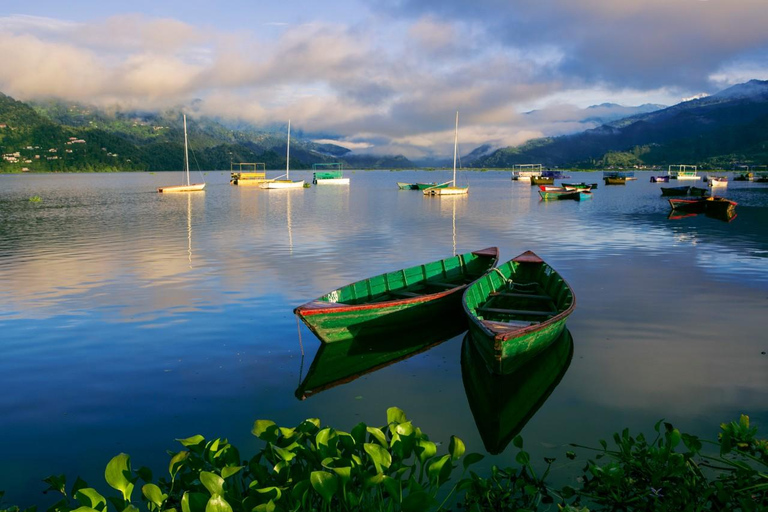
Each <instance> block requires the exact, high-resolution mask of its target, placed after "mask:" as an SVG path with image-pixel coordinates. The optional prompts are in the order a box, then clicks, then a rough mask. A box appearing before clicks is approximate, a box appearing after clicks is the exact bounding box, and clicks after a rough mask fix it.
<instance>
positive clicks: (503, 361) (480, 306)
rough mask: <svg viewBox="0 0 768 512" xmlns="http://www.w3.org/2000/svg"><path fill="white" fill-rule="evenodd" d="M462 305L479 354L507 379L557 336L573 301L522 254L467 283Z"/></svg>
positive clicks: (556, 278)
mask: <svg viewBox="0 0 768 512" xmlns="http://www.w3.org/2000/svg"><path fill="white" fill-rule="evenodd" d="M462 303H463V306H464V311H465V313H466V315H467V318H468V319H469V333H470V335H471V337H472V341H473V342H474V344H475V347H476V348H477V351H478V353H479V354H480V355H481V356H482V358H483V359H484V360H485V363H486V365H487V366H488V368H489V369H490V370H491V371H492V372H494V373H499V374H509V373H511V372H513V371H515V370H516V369H517V368H519V367H520V366H521V365H523V364H524V363H525V362H526V361H528V360H530V359H531V358H532V357H533V356H535V355H536V354H538V353H540V352H542V351H543V350H544V349H546V348H547V347H548V346H549V345H550V344H551V343H552V342H553V341H554V340H555V339H556V338H557V337H558V336H560V333H562V332H563V329H564V328H565V321H566V319H567V318H568V315H570V314H571V313H572V312H573V309H574V307H575V306H576V298H575V297H574V295H573V291H572V290H571V287H570V286H569V285H568V283H566V282H565V280H564V279H563V278H562V277H561V276H560V274H558V273H557V272H556V271H555V270H554V269H553V268H552V267H550V266H549V265H548V264H547V263H545V262H544V260H542V259H541V258H539V257H538V256H537V255H536V254H534V253H533V252H531V251H526V252H524V253H523V254H521V255H520V256H518V257H516V258H514V259H512V260H510V261H508V262H506V263H505V264H503V265H501V266H499V267H498V268H495V269H494V271H492V272H489V273H488V274H486V275H485V276H483V277H482V278H480V279H478V280H477V281H475V282H474V283H472V284H471V285H470V286H469V287H468V288H467V290H466V291H465V292H464V298H463V300H462Z"/></svg>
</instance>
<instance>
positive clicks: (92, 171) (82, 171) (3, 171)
mask: <svg viewBox="0 0 768 512" xmlns="http://www.w3.org/2000/svg"><path fill="white" fill-rule="evenodd" d="M267 170H268V171H274V170H279V169H278V168H275V169H267ZM347 170H349V171H381V170H389V171H390V172H403V171H424V172H433V171H450V170H451V169H450V168H448V167H408V168H402V169H399V168H398V169H380V168H375V167H359V168H354V169H347ZM557 170H559V171H563V172H603V171H632V172H655V173H660V172H663V173H666V172H667V171H666V169H662V168H660V167H659V168H653V169H634V168H619V167H616V168H605V169H602V168H585V169H580V168H576V167H573V168H558V169H557ZM698 170H699V171H700V172H716V173H725V172H736V173H744V172H746V171H744V170H743V169H742V170H733V171H730V170H728V169H718V168H711V169H710V168H701V167H699V169H698ZM295 171H296V172H301V171H308V172H312V170H311V169H296V170H295ZM464 171H466V172H489V171H495V172H509V173H512V172H513V168H511V167H504V168H501V167H499V168H495V167H493V168H492V167H489V168H471V167H470V168H462V172H464ZM115 172H131V173H148V174H155V173H163V172H183V171H182V170H181V169H175V170H147V169H120V168H104V169H75V170H32V169H30V170H28V171H21V170H18V169H11V170H9V169H2V168H0V174H98V173H115ZM200 172H205V173H208V172H230V171H229V170H227V169H209V170H206V171H200Z"/></svg>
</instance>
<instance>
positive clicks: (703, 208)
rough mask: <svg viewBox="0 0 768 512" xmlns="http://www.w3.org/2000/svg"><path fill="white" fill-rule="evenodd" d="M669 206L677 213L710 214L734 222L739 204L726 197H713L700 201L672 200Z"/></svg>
mask: <svg viewBox="0 0 768 512" xmlns="http://www.w3.org/2000/svg"><path fill="white" fill-rule="evenodd" d="M669 205H670V206H671V207H672V209H673V210H675V211H684V212H690V213H709V214H712V215H713V216H715V217H724V218H730V219H731V220H732V219H733V218H734V217H735V214H736V206H737V205H738V203H737V202H736V201H731V200H729V199H726V198H724V197H720V196H713V197H702V198H699V199H670V200H669Z"/></svg>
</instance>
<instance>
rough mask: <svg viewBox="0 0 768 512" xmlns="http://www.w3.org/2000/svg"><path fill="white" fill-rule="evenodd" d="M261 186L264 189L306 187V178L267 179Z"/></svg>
mask: <svg viewBox="0 0 768 512" xmlns="http://www.w3.org/2000/svg"><path fill="white" fill-rule="evenodd" d="M259 188H263V189H273V190H274V189H289V188H304V180H301V181H287V180H273V181H266V182H264V183H262V184H260V185H259Z"/></svg>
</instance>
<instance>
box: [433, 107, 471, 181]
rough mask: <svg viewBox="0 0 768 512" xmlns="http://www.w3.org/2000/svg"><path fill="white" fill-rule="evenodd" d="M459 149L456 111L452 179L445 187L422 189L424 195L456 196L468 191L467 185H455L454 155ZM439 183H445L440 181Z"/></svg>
mask: <svg viewBox="0 0 768 512" xmlns="http://www.w3.org/2000/svg"><path fill="white" fill-rule="evenodd" d="M458 151H459V112H458V111H457V112H456V130H455V132H454V136H453V179H452V180H451V181H448V182H447V183H450V185H449V186H447V187H442V188H438V187H440V185H438V186H437V187H430V188H425V189H424V195H425V196H457V195H464V194H468V193H469V187H457V186H456V155H457V154H458ZM441 185H445V183H442V184H441Z"/></svg>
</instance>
